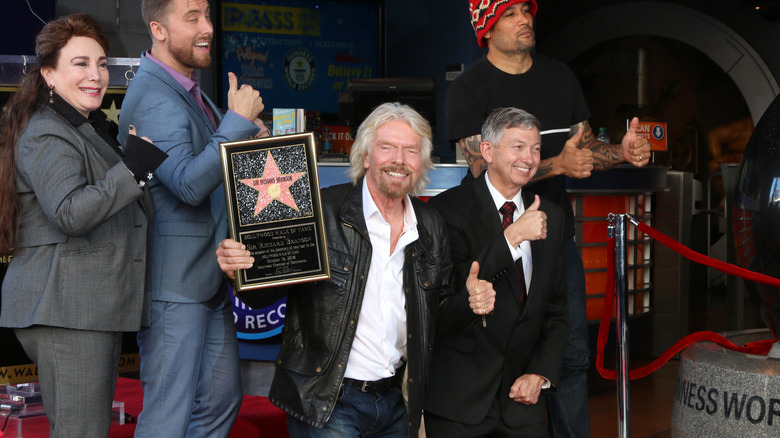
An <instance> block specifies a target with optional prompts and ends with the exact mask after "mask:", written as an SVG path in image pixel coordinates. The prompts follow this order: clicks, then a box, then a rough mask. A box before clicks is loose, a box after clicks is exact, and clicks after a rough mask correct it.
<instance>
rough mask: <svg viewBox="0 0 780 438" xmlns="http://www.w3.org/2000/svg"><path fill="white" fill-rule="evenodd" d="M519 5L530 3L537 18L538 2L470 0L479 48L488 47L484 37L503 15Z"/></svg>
mask: <svg viewBox="0 0 780 438" xmlns="http://www.w3.org/2000/svg"><path fill="white" fill-rule="evenodd" d="M517 3H528V6H529V11H530V12H531V16H532V17H535V16H536V11H537V10H538V9H539V6H537V5H536V0H469V12H471V26H472V27H473V28H474V33H476V34H477V44H479V47H487V43H485V40H484V39H483V37H484V36H485V34H486V33H487V32H488V31H490V29H491V28H492V27H493V25H494V24H496V21H498V19H499V17H501V14H503V13H504V11H506V10H507V8H509V7H510V6H512V5H514V4H517Z"/></svg>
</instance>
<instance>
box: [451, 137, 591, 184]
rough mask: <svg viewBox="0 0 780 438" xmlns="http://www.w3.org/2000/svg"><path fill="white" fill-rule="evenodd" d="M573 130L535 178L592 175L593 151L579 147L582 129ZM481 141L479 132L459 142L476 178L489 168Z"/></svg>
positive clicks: (542, 164)
mask: <svg viewBox="0 0 780 438" xmlns="http://www.w3.org/2000/svg"><path fill="white" fill-rule="evenodd" d="M575 126H577V125H575ZM572 132H573V134H572V135H573V136H572V137H570V138H569V140H568V141H567V142H566V145H565V146H564V149H563V151H562V152H561V154H560V155H558V156H556V157H552V158H547V159H544V160H542V161H541V163H539V168H538V169H537V171H536V175H534V178H533V179H534V180H539V179H544V178H549V177H551V176H556V175H567V176H569V177H572V178H587V177H588V176H590V171H591V169H592V168H593V166H592V164H591V162H592V161H593V158H592V157H591V155H592V153H591V151H590V150H588V149H581V148H578V145H579V144H580V137H581V136H582V133H581V131H575V130H574V129H572ZM480 143H482V136H481V135H479V134H477V135H472V136H471V137H466V138H462V139H460V140H458V142H457V144H458V147H460V150H461V152H463V157H464V158H466V163H468V165H469V169H471V173H472V175H474V177H475V178H476V177H478V176H479V175H480V174H481V173H482V172H483V171H484V170H485V169H487V162H485V159H484V158H483V157H482V152H481V151H480V147H479V145H480Z"/></svg>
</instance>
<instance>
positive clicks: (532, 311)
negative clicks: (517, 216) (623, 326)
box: [425, 174, 569, 427]
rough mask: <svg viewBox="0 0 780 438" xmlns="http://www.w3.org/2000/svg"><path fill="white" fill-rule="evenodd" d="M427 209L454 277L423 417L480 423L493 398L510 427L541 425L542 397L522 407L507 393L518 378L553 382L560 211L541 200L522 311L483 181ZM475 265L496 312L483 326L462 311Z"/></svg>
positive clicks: (562, 329)
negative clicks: (442, 225)
mask: <svg viewBox="0 0 780 438" xmlns="http://www.w3.org/2000/svg"><path fill="white" fill-rule="evenodd" d="M522 193H523V203H524V205H525V206H526V207H527V206H529V205H531V203H532V202H533V193H531V192H530V191H529V190H527V189H526V190H523V192H522ZM429 203H430V204H431V205H432V206H433V207H434V208H436V209H437V210H438V211H439V213H441V215H442V217H443V218H444V220H445V222H446V223H447V227H448V233H449V237H450V247H451V249H452V261H453V267H454V269H453V271H454V274H453V282H452V284H453V291H452V294H451V296H449V297H445V302H444V304H443V306H442V311H441V314H440V315H439V324H438V327H439V333H438V335H437V339H436V343H435V345H434V349H433V360H432V365H431V376H430V384H429V387H428V391H427V399H426V405H425V410H426V412H432V413H434V414H436V415H439V416H441V417H445V418H448V419H451V420H455V421H457V422H460V423H466V424H478V423H480V422H481V421H482V420H483V419H484V418H485V415H486V413H487V411H488V408H489V407H490V404H491V402H492V401H493V399H494V397H498V399H499V400H500V403H501V410H502V414H503V418H504V421H505V422H506V423H507V424H508V425H509V426H511V427H519V426H523V425H528V424H532V423H538V422H539V421H544V418H545V398H544V397H543V396H542V397H540V398H539V402H538V403H537V404H536V405H523V404H520V403H517V402H514V401H513V400H512V399H510V398H509V389H510V387H511V386H512V384H513V383H514V381H515V380H516V379H517V378H518V377H520V376H521V375H523V374H539V375H542V376H544V377H546V378H548V379H549V380H550V381H551V382H552V384H553V385H555V384H556V383H557V381H558V375H559V372H560V363H561V355H562V353H563V348H564V346H565V345H566V342H567V339H568V336H569V327H568V316H567V313H566V271H565V264H566V257H565V252H564V247H563V242H564V237H563V236H564V230H563V213H562V212H561V209H560V208H559V207H558V206H557V205H555V204H554V203H553V202H551V201H549V200H546V199H542V202H541V206H540V210H542V211H544V212H545V213H546V214H547V239H545V240H538V241H534V242H531V252H532V258H533V274H532V276H531V285H530V288H529V290H528V299H527V301H526V305H525V309H524V310H523V311H522V312H521V308H520V305H519V300H518V293H517V290H518V289H517V280H515V278H514V275H510V274H512V273H513V272H514V271H515V270H516V269H518V266H516V264H515V262H514V261H513V259H512V255H511V253H510V251H509V248H508V245H507V243H506V240H505V238H504V235H503V230H502V228H501V220H500V219H499V215H498V211H497V210H496V208H495V205H494V204H493V200H492V198H491V196H490V192H489V191H488V188H487V183H486V181H485V175H484V174H483V175H482V176H480V177H479V178H477V179H476V180H474V181H472V182H470V183H467V184H464V185H461V186H458V187H454V188H452V189H450V190H447V191H446V192H444V193H442V194H440V195H438V196H436V197H434V198H432V199H431V200H430V201H429ZM474 260H477V261H478V262H479V264H480V272H479V278H481V279H484V280H486V281H489V282H492V283H493V287H494V289H495V290H496V305H495V310H494V312H493V314H491V315H489V316H488V317H487V327H483V326H482V321H481V318H480V317H476V316H475V315H474V313H473V311H472V310H471V308H469V305H468V291H467V290H466V277H467V276H468V273H469V268H470V267H471V263H472V261H474ZM518 265H519V264H518Z"/></svg>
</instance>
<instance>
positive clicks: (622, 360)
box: [610, 214, 631, 438]
mask: <svg viewBox="0 0 780 438" xmlns="http://www.w3.org/2000/svg"><path fill="white" fill-rule="evenodd" d="M627 216H628V215H625V214H618V215H615V216H614V220H615V221H614V226H612V224H610V232H611V233H613V237H614V238H615V271H616V272H615V298H616V302H617V312H616V318H615V332H616V334H617V353H618V372H617V396H618V428H619V430H618V437H620V438H628V437H630V436H631V424H630V415H629V397H628V395H629V391H628V383H629V377H628V371H629V365H628V281H627V276H626V260H627V258H626V218H627Z"/></svg>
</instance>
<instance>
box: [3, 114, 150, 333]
mask: <svg viewBox="0 0 780 438" xmlns="http://www.w3.org/2000/svg"><path fill="white" fill-rule="evenodd" d="M16 191H17V193H18V195H19V203H20V209H21V211H20V216H19V228H18V232H17V238H16V250H15V251H14V253H13V258H12V259H11V262H10V264H9V265H8V271H7V272H6V275H5V278H4V280H3V288H2V312H1V313H0V325H2V326H5V327H28V326H31V325H34V324H42V325H48V326H55V327H64V328H74V329H85V330H100V331H135V330H138V329H139V328H140V327H141V324H142V316H143V322H146V321H148V313H149V302H150V294H149V293H148V288H147V287H146V284H145V283H146V272H147V257H146V249H147V239H148V235H147V230H148V229H149V225H150V223H151V218H152V205H151V197H150V196H149V194H148V192H145V191H144V190H142V189H140V188H139V187H138V184H137V183H136V181H135V179H134V178H133V176H132V174H131V172H130V170H129V169H128V168H127V166H125V164H124V163H123V162H122V160H121V157H120V156H119V154H117V153H116V151H114V150H112V148H111V146H109V145H108V144H106V142H105V141H103V139H102V138H101V137H100V136H99V135H98V134H97V133H96V132H95V131H94V129H92V126H91V125H90V124H88V123H84V124H82V125H81V126H79V127H77V128H76V127H74V126H73V125H71V124H69V123H68V122H67V121H66V120H65V119H64V118H63V117H62V116H60V115H59V114H57V113H56V112H55V111H54V110H52V109H51V108H50V107H49V106H45V107H43V108H42V109H40V110H39V111H38V112H36V113H35V114H34V115H33V116H32V118H31V119H30V122H29V123H28V125H27V128H26V129H25V131H24V133H23V134H22V135H21V137H20V138H19V141H18V143H17V158H16Z"/></svg>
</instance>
